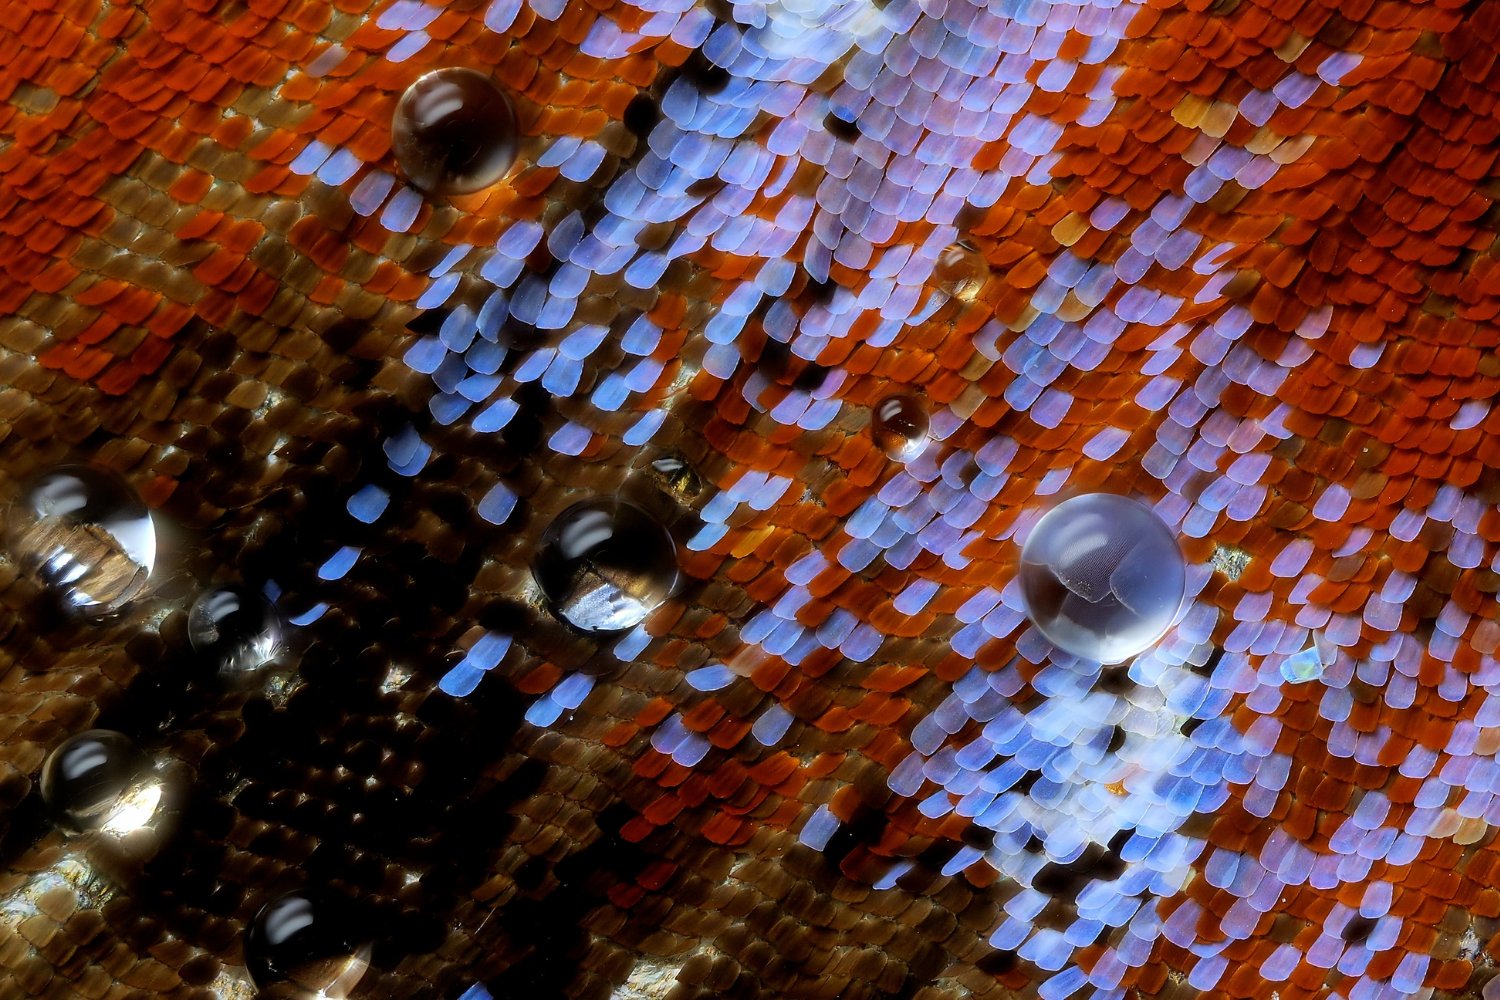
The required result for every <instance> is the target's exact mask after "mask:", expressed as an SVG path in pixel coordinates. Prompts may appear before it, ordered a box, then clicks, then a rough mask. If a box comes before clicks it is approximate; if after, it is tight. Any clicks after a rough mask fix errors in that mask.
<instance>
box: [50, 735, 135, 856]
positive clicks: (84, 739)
mask: <svg viewBox="0 0 1500 1000" xmlns="http://www.w3.org/2000/svg"><path fill="white" fill-rule="evenodd" d="M41 789H42V801H43V802H45V803H46V805H47V809H48V811H49V812H50V813H51V814H52V818H53V822H54V823H56V825H57V826H58V827H59V828H60V829H62V830H65V831H66V832H68V833H74V834H81V833H90V832H92V831H95V830H100V831H103V832H105V833H115V834H126V833H130V832H132V831H134V830H137V829H139V828H141V827H143V826H145V825H146V824H148V823H149V822H150V821H151V818H152V817H153V816H154V815H155V813H156V811H157V808H158V806H160V805H161V804H162V792H163V785H162V782H161V780H160V779H159V778H158V777H157V776H156V775H155V774H154V773H153V772H152V769H151V766H150V762H149V761H148V760H147V759H146V757H145V755H144V754H142V753H141V752H140V750H139V749H137V748H136V745H135V743H134V742H133V741H132V740H131V739H130V737H128V736H126V735H125V734H124V733H117V732H115V731H114V730H112V729H90V730H89V731H88V732H84V733H79V734H78V735H77V736H73V737H70V738H69V739H67V740H65V741H64V742H63V743H62V744H61V745H60V746H59V747H58V748H57V749H56V750H53V751H52V754H51V756H49V757H48V758H47V762H46V763H45V764H43V765H42V781H41Z"/></svg>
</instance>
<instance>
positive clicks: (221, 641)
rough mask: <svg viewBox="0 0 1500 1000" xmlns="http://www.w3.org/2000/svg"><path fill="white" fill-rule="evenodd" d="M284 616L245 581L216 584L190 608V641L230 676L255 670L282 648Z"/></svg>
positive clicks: (194, 647)
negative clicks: (216, 585) (241, 582)
mask: <svg viewBox="0 0 1500 1000" xmlns="http://www.w3.org/2000/svg"><path fill="white" fill-rule="evenodd" d="M283 634H284V628H283V626H282V622H281V616H280V615H278V614H277V613H276V609H275V608H274V607H273V606H272V605H271V602H270V601H268V600H266V599H265V597H264V596H262V595H261V594H260V592H259V591H257V590H255V589H254V588H251V587H246V586H243V585H231V586H224V587H213V588H210V589H209V590H206V591H204V592H203V593H202V594H200V595H199V597H198V599H197V600H196V601H194V602H193V608H192V610H191V611H189V612H188V641H189V642H190V643H191V644H192V646H193V651H194V652H196V653H198V655H199V656H201V657H203V658H204V659H205V660H206V661H207V662H208V663H209V664H211V665H212V667H213V669H214V670H216V671H219V672H221V673H223V674H225V675H227V676H230V677H235V676H244V675H247V674H251V673H254V672H255V671H256V670H259V669H260V668H261V667H263V666H265V665H266V664H267V663H269V662H270V661H271V660H272V659H273V658H274V657H275V656H276V654H277V653H278V652H279V651H280V647H281V641H282V637H283Z"/></svg>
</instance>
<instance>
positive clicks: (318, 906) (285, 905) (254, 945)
mask: <svg viewBox="0 0 1500 1000" xmlns="http://www.w3.org/2000/svg"><path fill="white" fill-rule="evenodd" d="M358 924H359V920H358V918H357V916H356V914H355V913H354V912H353V908H352V907H351V906H350V905H349V903H348V902H346V901H345V900H343V899H342V898H339V897H335V896H332V895H324V894H321V893H316V892H312V891H308V890H298V891H296V892H289V893H286V894H285V895H282V896H278V897H276V898H275V899H273V900H271V901H270V902H269V903H267V904H266V905H265V906H263V907H261V910H260V912H259V913H257V914H256V915H255V919H254V920H252V921H251V922H250V926H249V927H248V928H247V930H246V932H245V968H246V969H248V970H249V972H250V979H251V980H252V981H253V982H254V983H255V986H256V988H257V989H258V990H260V995H261V996H263V997H275V998H278V1000H313V998H328V1000H340V998H343V997H347V996H349V995H350V994H351V993H352V992H353V991H354V988H355V987H356V986H357V985H359V981H360V980H361V979H362V978H364V975H365V972H366V971H367V970H368V969H369V967H370V949H371V945H370V942H369V941H368V940H367V939H365V937H364V936H363V935H362V934H360V933H359V930H358Z"/></svg>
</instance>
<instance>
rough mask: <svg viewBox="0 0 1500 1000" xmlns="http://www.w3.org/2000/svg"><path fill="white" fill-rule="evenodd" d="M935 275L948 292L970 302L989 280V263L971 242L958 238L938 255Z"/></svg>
mask: <svg viewBox="0 0 1500 1000" xmlns="http://www.w3.org/2000/svg"><path fill="white" fill-rule="evenodd" d="M936 276H937V280H938V283H939V284H941V285H942V286H943V287H944V288H945V289H947V291H948V294H950V295H952V296H953V297H954V298H956V299H962V300H963V301H965V302H970V301H973V299H974V296H976V295H978V294H979V290H980V289H981V288H983V287H984V283H985V282H986V281H987V280H989V277H990V265H989V261H987V260H985V258H984V254H982V253H980V252H979V251H978V250H977V249H976V248H975V247H974V246H973V245H972V244H971V243H969V242H968V241H966V240H959V241H958V242H957V243H951V244H949V245H948V247H947V249H945V250H944V251H943V252H942V253H941V254H940V255H939V256H938V260H937V268H936Z"/></svg>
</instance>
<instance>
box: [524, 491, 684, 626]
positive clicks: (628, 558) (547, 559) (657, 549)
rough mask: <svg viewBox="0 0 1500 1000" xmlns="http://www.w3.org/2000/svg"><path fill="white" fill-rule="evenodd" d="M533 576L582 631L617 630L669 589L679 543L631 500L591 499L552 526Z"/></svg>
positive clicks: (674, 584)
mask: <svg viewBox="0 0 1500 1000" xmlns="http://www.w3.org/2000/svg"><path fill="white" fill-rule="evenodd" d="M532 575H533V576H534V577H535V578H536V582H537V586H539V587H541V589H542V593H543V594H544V595H545V596H546V598H547V602H548V604H549V606H550V608H551V611H552V613H553V614H554V615H556V616H557V617H558V618H561V619H562V620H563V621H565V622H567V623H568V624H570V625H572V626H573V627H574V628H578V629H581V630H583V631H585V632H618V631H620V630H622V629H628V628H634V627H635V626H636V625H639V624H640V623H641V621H642V620H643V619H645V617H646V616H647V615H649V614H650V613H651V612H653V611H655V610H656V609H657V608H659V607H660V606H661V605H662V603H663V602H665V601H666V600H667V598H668V597H670V596H671V595H672V591H673V590H674V589H676V587H677V579H678V570H677V546H676V544H675V543H674V542H673V541H672V536H671V535H670V534H669V533H668V532H667V529H666V528H664V527H662V525H660V524H659V523H657V521H656V520H655V519H654V518H652V517H651V515H649V514H647V513H646V512H645V511H644V510H642V509H641V508H639V507H637V506H635V505H634V504H631V503H627V502H625V501H623V500H615V499H609V498H599V499H595V500H586V501H584V502H583V503H579V504H574V505H573V506H572V507H569V508H568V509H567V510H565V511H563V512H562V513H561V514H559V515H558V516H557V518H556V520H554V521H553V522H552V523H551V524H550V525H549V526H548V527H547V530H546V531H545V532H544V533H543V535H542V544H541V547H540V548H539V549H538V551H537V555H536V560H535V562H534V563H533V564H532Z"/></svg>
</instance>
